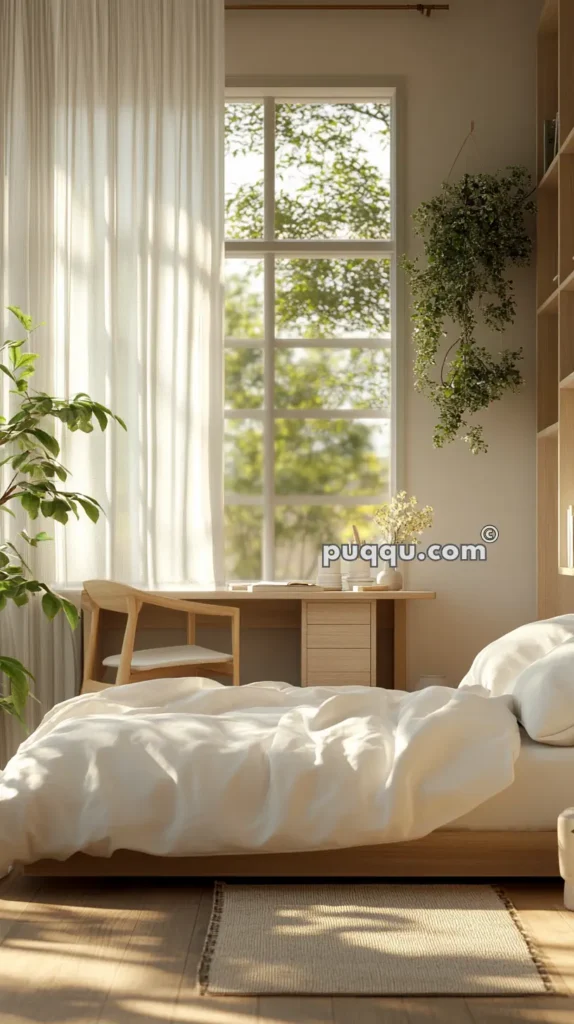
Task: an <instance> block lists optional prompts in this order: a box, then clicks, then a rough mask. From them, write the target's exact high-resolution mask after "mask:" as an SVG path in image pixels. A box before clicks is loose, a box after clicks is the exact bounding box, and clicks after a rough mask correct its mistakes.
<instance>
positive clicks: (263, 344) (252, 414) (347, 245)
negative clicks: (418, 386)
mask: <svg viewBox="0 0 574 1024" xmlns="http://www.w3.org/2000/svg"><path fill="white" fill-rule="evenodd" d="M226 99H229V100H247V101H249V100H260V101H262V102H263V110H264V115H263V116H264V153H263V180H264V209H263V238H262V239H254V240H241V239H237V240H232V239H226V241H225V256H226V258H228V257H237V258H241V257H251V258H255V257H260V258H261V259H263V261H264V294H263V309H264V315H263V339H262V340H257V341H256V340H251V339H234V338H225V341H224V344H225V347H226V348H256V349H261V351H262V353H263V361H264V362H263V365H264V377H263V406H262V408H261V409H245V410H235V409H226V410H225V414H224V415H225V419H226V421H227V420H239V419H250V420H254V421H257V422H261V423H262V424H263V488H262V493H261V495H250V494H249V495H248V494H237V493H232V492H229V491H226V492H225V504H226V505H230V506H231V505H243V506H246V505H250V506H256V507H258V508H262V509H263V538H262V578H263V579H269V580H272V579H274V578H275V510H276V507H277V506H278V505H281V506H295V505H325V506H327V505H338V506H340V507H348V508H351V507H355V506H357V505H377V504H380V503H381V501H382V500H384V498H385V496H384V495H381V494H375V495H333V494H325V495H317V494H293V495H285V494H281V495H276V494H275V448H274V435H275V432H274V423H275V420H276V419H350V420H357V419H361V420H364V419H389V420H390V429H391V453H390V466H389V493H390V494H393V493H394V492H395V490H396V489H397V476H398V465H399V456H398V451H399V445H398V438H397V433H398V425H399V409H398V394H399V387H400V378H401V373H400V367H399V362H398V359H397V350H398V345H397V310H398V302H399V299H400V296H399V289H398V287H397V253H398V251H400V250H399V249H398V244H397V236H398V234H399V231H400V224H399V223H398V221H399V217H398V213H397V211H398V204H397V148H398V147H397V124H396V122H397V87H396V86H395V85H386V84H376V85H375V84H373V85H361V86H353V85H348V86H346V85H341V84H339V85H332V86H331V85H327V84H322V85H315V84H313V85H311V84H309V85H305V84H301V85H280V84H277V85H275V84H273V83H271V82H265V84H263V83H262V84H259V85H255V84H253V85H251V84H250V85H247V84H245V85H244V84H243V82H242V84H240V85H239V84H228V87H227V89H226ZM286 99H298V100H309V101H315V102H316V101H324V102H333V101H335V100H339V101H345V100H346V101H348V102H357V101H359V100H370V101H372V102H377V101H381V100H386V101H387V102H389V104H390V111H391V116H390V126H391V138H390V196H391V208H390V237H389V238H388V239H385V240H381V241H346V240H333V241H323V240H317V241H313V240H310V241H306V240H303V239H297V240H294V241H290V240H284V239H274V238H273V235H274V223H275V202H274V200H275V196H274V191H275V145H274V142H275V134H274V127H275V125H274V116H275V102H276V101H281V100H286ZM281 255H283V256H291V257H308V258H313V257H321V256H332V257H333V258H336V257H339V258H350V257H353V256H355V257H356V256H363V257H365V256H367V257H369V256H370V257H371V258H374V257H384V258H386V259H388V260H389V263H390V307H391V318H390V332H389V335H388V336H386V337H381V338H365V339H355V338H353V339H352V343H350V342H349V340H348V339H344V338H343V339H330V340H327V341H326V340H324V339H306V338H303V339H302V338H297V339H292V338H276V337H275V281H274V257H275V256H281ZM295 347H296V348H313V347H321V348H332V349H336V348H342V349H349V348H363V349H380V348H388V349H390V353H391V360H390V363H391V407H390V409H389V408H386V409H278V408H276V407H275V406H274V404H273V401H272V399H273V396H274V390H275V350H276V349H277V348H295Z"/></svg>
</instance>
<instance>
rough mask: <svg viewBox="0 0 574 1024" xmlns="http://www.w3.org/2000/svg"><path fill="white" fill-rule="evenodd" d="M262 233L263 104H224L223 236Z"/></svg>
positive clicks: (247, 236)
mask: <svg viewBox="0 0 574 1024" xmlns="http://www.w3.org/2000/svg"><path fill="white" fill-rule="evenodd" d="M262 235H263V105H262V104H261V103H233V102H230V103H226V104H225V237H226V238H261V237H262Z"/></svg>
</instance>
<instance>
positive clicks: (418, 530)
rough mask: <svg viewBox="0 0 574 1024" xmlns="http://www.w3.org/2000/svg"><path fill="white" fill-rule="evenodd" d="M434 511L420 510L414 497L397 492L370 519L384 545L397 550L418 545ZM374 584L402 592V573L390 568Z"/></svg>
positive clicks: (426, 506)
mask: <svg viewBox="0 0 574 1024" xmlns="http://www.w3.org/2000/svg"><path fill="white" fill-rule="evenodd" d="M433 517H434V512H433V509H432V508H431V506H430V505H425V506H424V508H419V505H418V501H417V499H416V498H415V497H411V498H407V492H406V491H399V492H398V494H395V496H394V498H391V500H390V501H387V502H385V504H384V505H381V507H380V508H378V509H376V510H375V514H374V516H373V519H374V520H375V522H376V524H377V526H378V527H380V530H381V534H382V537H383V540H384V542H385V543H386V544H393V545H395V546H396V547H398V546H399V545H400V544H403V545H405V544H418V542H419V540H420V538H421V535H422V534H423V532H424V531H425V530H427V529H428V528H429V527H430V526H432V523H433ZM377 583H378V584H382V585H384V586H387V587H388V588H389V590H402V589H403V574H402V573H401V572H400V571H399V570H398V569H396V568H394V567H393V566H391V565H387V568H386V569H383V570H382V572H380V573H379V575H378V576H377Z"/></svg>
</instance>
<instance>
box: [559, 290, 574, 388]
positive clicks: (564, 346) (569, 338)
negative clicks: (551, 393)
mask: <svg viewBox="0 0 574 1024" xmlns="http://www.w3.org/2000/svg"><path fill="white" fill-rule="evenodd" d="M558 352H559V359H558V366H559V371H560V372H559V378H560V387H561V388H562V387H566V388H569V387H574V291H570V290H568V289H565V290H561V291H560V297H559V303H558ZM571 378H572V379H573V381H572V383H570V379H571Z"/></svg>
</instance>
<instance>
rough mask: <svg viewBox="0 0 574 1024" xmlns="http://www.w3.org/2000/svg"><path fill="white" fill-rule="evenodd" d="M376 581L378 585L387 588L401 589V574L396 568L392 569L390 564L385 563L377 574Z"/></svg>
mask: <svg viewBox="0 0 574 1024" xmlns="http://www.w3.org/2000/svg"><path fill="white" fill-rule="evenodd" d="M377 583H378V584H379V586H385V587H388V588H389V590H402V589H403V574H402V572H399V570H398V569H393V568H392V567H391V566H390V565H387V566H386V568H385V569H381V571H380V573H379V574H378V576H377Z"/></svg>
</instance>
